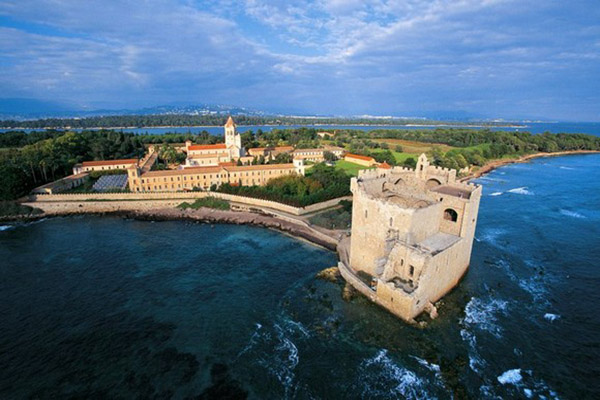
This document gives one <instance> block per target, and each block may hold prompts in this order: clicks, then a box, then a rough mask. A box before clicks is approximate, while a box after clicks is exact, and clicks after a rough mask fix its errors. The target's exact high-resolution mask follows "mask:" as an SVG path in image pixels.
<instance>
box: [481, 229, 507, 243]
mask: <svg viewBox="0 0 600 400" xmlns="http://www.w3.org/2000/svg"><path fill="white" fill-rule="evenodd" d="M505 233H506V231H505V230H504V229H498V228H492V229H486V230H484V231H483V233H482V235H481V236H480V240H483V241H484V242H488V243H490V244H492V245H494V246H498V238H499V237H500V236H502V235H504V234H505Z"/></svg>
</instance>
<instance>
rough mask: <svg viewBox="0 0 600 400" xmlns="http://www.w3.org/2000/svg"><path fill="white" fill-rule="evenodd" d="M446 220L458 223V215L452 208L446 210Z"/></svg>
mask: <svg viewBox="0 0 600 400" xmlns="http://www.w3.org/2000/svg"><path fill="white" fill-rule="evenodd" d="M444 219H445V220H446V221H452V222H456V221H457V220H458V213H457V212H456V211H454V210H453V209H451V208H446V209H445V210H444Z"/></svg>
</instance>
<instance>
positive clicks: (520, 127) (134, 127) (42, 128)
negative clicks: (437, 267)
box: [0, 123, 529, 131]
mask: <svg viewBox="0 0 600 400" xmlns="http://www.w3.org/2000/svg"><path fill="white" fill-rule="evenodd" d="M237 126H238V127H240V128H253V127H261V126H269V127H278V126H281V127H294V126H306V127H311V126H314V127H338V126H341V127H350V126H372V127H398V128H400V129H401V128H402V127H410V128H419V127H423V128H515V129H525V128H528V127H529V126H528V125H514V124H509V125H503V124H497V125H496V124H494V125H485V124H460V123H457V124H448V123H446V124H414V123H412V124H365V123H356V124H292V123H290V124H261V125H237ZM171 128H172V129H182V128H194V129H196V128H221V125H153V126H110V127H100V126H96V127H89V128H72V127H56V126H45V127H41V128H23V127H15V128H11V127H2V126H0V130H7V131H8V130H14V131H27V130H44V129H57V130H69V129H76V130H102V129H107V130H120V129H171Z"/></svg>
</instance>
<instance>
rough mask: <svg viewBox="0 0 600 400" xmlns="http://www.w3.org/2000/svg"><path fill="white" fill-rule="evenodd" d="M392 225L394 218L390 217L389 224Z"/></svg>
mask: <svg viewBox="0 0 600 400" xmlns="http://www.w3.org/2000/svg"><path fill="white" fill-rule="evenodd" d="M392 225H394V218H390V226H392Z"/></svg>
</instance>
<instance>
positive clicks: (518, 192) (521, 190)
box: [508, 186, 533, 196]
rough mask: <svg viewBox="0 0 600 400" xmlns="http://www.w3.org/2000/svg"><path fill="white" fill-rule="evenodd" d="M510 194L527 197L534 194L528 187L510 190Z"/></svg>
mask: <svg viewBox="0 0 600 400" xmlns="http://www.w3.org/2000/svg"><path fill="white" fill-rule="evenodd" d="M508 192H509V193H514V194H524V195H527V196H531V195H533V192H531V191H529V190H527V186H523V187H518V188H514V189H510V190H509V191H508Z"/></svg>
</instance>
